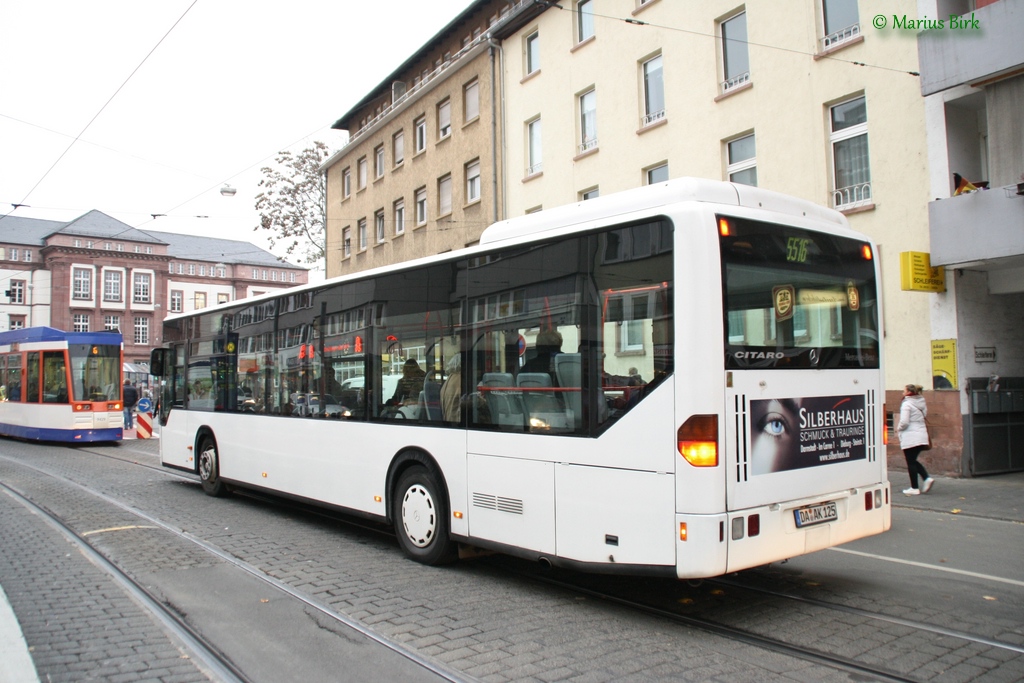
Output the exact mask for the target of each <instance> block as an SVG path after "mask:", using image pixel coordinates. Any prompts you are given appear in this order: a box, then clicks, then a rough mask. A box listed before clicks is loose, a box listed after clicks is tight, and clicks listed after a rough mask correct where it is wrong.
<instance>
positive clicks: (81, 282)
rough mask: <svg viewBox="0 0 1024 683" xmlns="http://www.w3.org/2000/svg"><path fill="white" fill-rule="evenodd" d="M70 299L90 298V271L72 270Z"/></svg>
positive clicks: (85, 269)
mask: <svg viewBox="0 0 1024 683" xmlns="http://www.w3.org/2000/svg"><path fill="white" fill-rule="evenodd" d="M71 298H72V299H91V298H92V270H90V269H88V268H73V269H72V272H71Z"/></svg>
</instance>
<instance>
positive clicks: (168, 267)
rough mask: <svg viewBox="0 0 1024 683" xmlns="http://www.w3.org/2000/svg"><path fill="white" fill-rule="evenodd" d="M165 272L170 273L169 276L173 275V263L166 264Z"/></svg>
mask: <svg viewBox="0 0 1024 683" xmlns="http://www.w3.org/2000/svg"><path fill="white" fill-rule="evenodd" d="M167 272H168V273H170V274H171V275H174V264H173V263H168V264H167Z"/></svg>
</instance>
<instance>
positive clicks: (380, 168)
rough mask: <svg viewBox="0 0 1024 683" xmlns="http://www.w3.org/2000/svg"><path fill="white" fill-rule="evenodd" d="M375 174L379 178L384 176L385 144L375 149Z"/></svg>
mask: <svg viewBox="0 0 1024 683" xmlns="http://www.w3.org/2000/svg"><path fill="white" fill-rule="evenodd" d="M373 174H374V176H375V177H377V178H383V177H384V145H378V146H377V148H376V149H375V150H373Z"/></svg>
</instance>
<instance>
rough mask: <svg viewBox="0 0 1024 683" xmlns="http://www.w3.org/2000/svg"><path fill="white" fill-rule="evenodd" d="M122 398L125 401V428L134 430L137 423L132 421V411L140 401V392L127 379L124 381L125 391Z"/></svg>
mask: <svg viewBox="0 0 1024 683" xmlns="http://www.w3.org/2000/svg"><path fill="white" fill-rule="evenodd" d="M121 397H122V398H123V399H124V428H125V429H134V427H135V423H134V422H133V421H132V410H133V409H134V408H135V404H136V403H138V401H139V391H138V389H136V388H135V387H133V386H132V383H131V381H129V380H127V379H126V380H125V381H124V391H123V392H122V394H121Z"/></svg>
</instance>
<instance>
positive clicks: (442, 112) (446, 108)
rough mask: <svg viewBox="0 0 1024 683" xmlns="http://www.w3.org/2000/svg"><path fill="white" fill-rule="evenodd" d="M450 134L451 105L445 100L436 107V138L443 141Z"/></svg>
mask: <svg viewBox="0 0 1024 683" xmlns="http://www.w3.org/2000/svg"><path fill="white" fill-rule="evenodd" d="M451 134H452V103H451V101H450V100H445V101H444V102H442V103H441V104H439V105H437V138H438V139H439V140H441V139H444V138H446V137H448V136H449V135H451Z"/></svg>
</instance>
